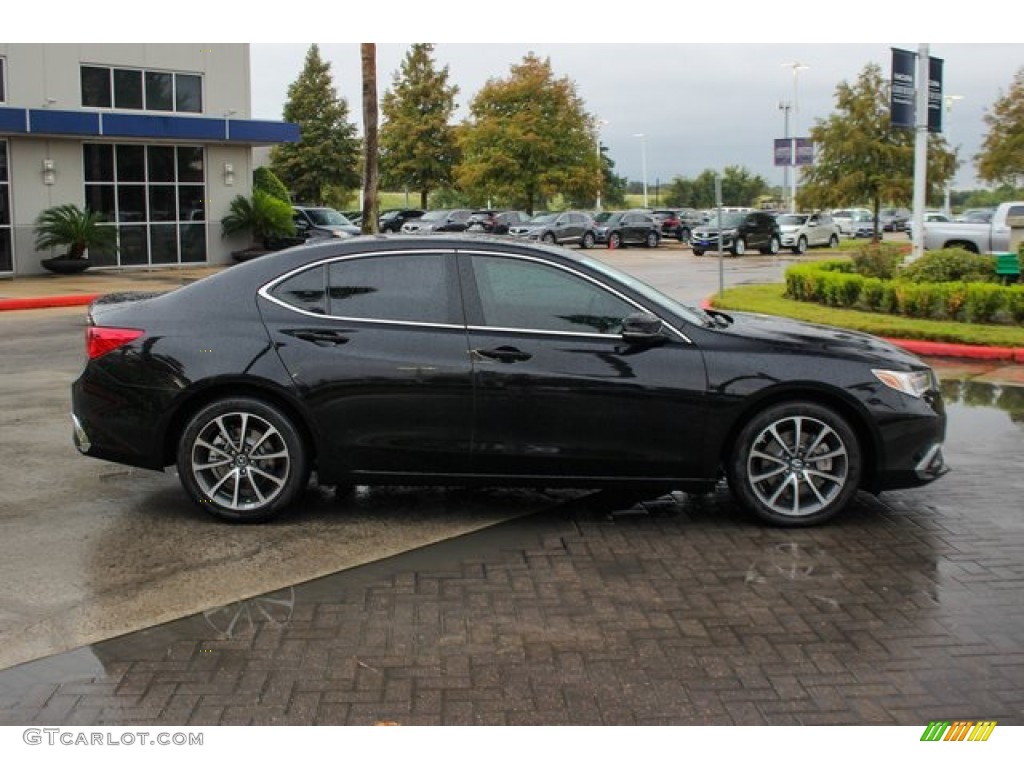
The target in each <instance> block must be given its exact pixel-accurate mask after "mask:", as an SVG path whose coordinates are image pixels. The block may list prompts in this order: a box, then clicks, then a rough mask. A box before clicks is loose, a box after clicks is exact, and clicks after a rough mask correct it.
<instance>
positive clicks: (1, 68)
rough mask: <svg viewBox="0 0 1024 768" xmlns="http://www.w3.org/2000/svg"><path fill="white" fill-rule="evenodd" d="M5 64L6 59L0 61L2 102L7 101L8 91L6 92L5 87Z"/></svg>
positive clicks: (0, 97) (0, 94) (0, 95)
mask: <svg viewBox="0 0 1024 768" xmlns="http://www.w3.org/2000/svg"><path fill="white" fill-rule="evenodd" d="M5 64H6V61H5V60H4V59H0V102H3V101H7V91H6V90H5V88H6V86H5V85H4V83H5V82H6V81H5V79H4V65H5Z"/></svg>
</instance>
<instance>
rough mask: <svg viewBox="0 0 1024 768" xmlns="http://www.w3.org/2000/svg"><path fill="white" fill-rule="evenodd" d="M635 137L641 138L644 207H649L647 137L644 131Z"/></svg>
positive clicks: (635, 134)
mask: <svg viewBox="0 0 1024 768" xmlns="http://www.w3.org/2000/svg"><path fill="white" fill-rule="evenodd" d="M633 137H634V138H637V139H640V171H641V173H642V174H643V182H644V208H646V207H647V137H646V136H645V135H644V134H642V133H634V134H633Z"/></svg>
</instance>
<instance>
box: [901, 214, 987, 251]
mask: <svg viewBox="0 0 1024 768" xmlns="http://www.w3.org/2000/svg"><path fill="white" fill-rule="evenodd" d="M924 223H925V224H934V223H941V224H951V223H954V222H953V220H952V219H951V218H949V216H947V215H946V214H945V213H944V212H942V211H925V212H924ZM975 223H978V222H975ZM982 223H984V222H982ZM913 224H914V223H913V220H911V221H908V222H907V226H906V232H907V237H909V238H910V239H911V240H913V239H914V226H913ZM926 247H927V246H926Z"/></svg>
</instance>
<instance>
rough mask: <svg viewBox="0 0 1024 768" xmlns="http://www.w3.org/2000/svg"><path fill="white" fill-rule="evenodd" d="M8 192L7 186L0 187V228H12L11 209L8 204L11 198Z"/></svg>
mask: <svg viewBox="0 0 1024 768" xmlns="http://www.w3.org/2000/svg"><path fill="white" fill-rule="evenodd" d="M7 192H8V187H7V185H6V184H3V185H0V227H9V226H11V207H10V203H9V202H8V200H9V198H10V196H9V195H8V193H7Z"/></svg>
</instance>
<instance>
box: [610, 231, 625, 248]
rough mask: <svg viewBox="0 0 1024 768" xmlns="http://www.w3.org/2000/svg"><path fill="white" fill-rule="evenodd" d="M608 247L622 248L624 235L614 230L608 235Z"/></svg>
mask: <svg viewBox="0 0 1024 768" xmlns="http://www.w3.org/2000/svg"><path fill="white" fill-rule="evenodd" d="M608 247H609V248H621V247H622V235H620V234H619V233H618V232H612V233H611V234H610V235H608Z"/></svg>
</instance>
